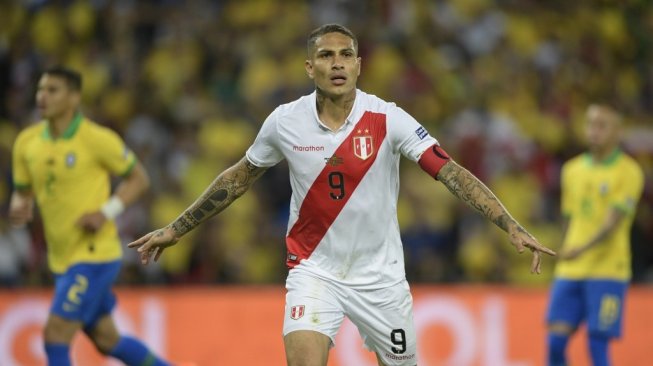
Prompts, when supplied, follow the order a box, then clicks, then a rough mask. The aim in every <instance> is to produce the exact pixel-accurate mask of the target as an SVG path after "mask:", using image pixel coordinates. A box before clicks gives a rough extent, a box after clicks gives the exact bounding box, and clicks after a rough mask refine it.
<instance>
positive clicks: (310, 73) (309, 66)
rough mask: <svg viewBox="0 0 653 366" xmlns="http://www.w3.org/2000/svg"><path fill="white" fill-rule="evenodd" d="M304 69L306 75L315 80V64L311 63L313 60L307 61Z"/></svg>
mask: <svg viewBox="0 0 653 366" xmlns="http://www.w3.org/2000/svg"><path fill="white" fill-rule="evenodd" d="M304 68H305V69H306V75H308V77H309V78H311V79H313V77H314V75H313V62H311V60H306V62H305V63H304Z"/></svg>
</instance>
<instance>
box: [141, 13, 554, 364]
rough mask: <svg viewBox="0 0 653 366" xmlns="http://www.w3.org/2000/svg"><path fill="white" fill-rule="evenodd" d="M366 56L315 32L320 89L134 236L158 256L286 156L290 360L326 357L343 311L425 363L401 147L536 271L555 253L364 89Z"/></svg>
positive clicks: (383, 343)
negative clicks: (403, 205)
mask: <svg viewBox="0 0 653 366" xmlns="http://www.w3.org/2000/svg"><path fill="white" fill-rule="evenodd" d="M360 65H361V59H360V57H358V42H357V40H356V37H355V36H354V34H352V32H351V31H350V30H348V29H347V28H345V27H343V26H341V25H337V24H327V25H324V26H321V27H319V28H318V29H316V30H314V31H313V32H312V33H311V34H310V36H309V39H308V60H306V64H305V67H306V72H307V74H308V76H309V77H310V78H311V79H313V80H314V82H315V92H313V93H312V94H310V95H306V96H303V97H301V98H299V99H298V100H296V101H294V102H292V103H288V104H284V105H281V106H279V107H278V108H277V109H276V110H274V111H273V112H272V113H271V114H270V115H269V117H268V118H267V119H266V120H265V122H264V123H263V126H262V127H261V130H260V132H259V134H258V136H257V137H256V140H255V141H254V143H253V144H252V146H251V147H250V148H249V149H248V150H247V152H246V154H245V156H244V157H243V158H242V159H241V160H240V161H239V162H238V163H236V164H235V165H234V166H232V167H230V168H229V169H227V170H225V171H224V172H222V173H221V174H220V175H218V177H217V178H216V179H215V180H214V181H213V183H211V185H210V186H209V187H208V188H207V189H206V191H205V192H204V193H203V194H202V195H201V196H200V197H199V198H198V199H197V200H196V201H195V202H194V203H193V204H192V205H191V206H190V207H189V208H188V209H186V210H185V211H184V212H183V213H182V214H181V215H180V216H179V217H178V218H177V219H176V220H175V221H173V222H172V223H171V224H169V225H168V226H166V227H164V228H161V229H158V230H156V231H153V232H151V233H149V234H147V235H145V236H143V237H142V238H140V239H138V240H136V241H134V242H133V243H130V244H129V247H131V248H138V251H139V252H140V255H141V260H142V262H143V264H147V263H148V262H149V261H150V259H151V258H153V260H155V261H156V260H157V259H158V258H159V257H160V256H161V253H162V252H163V250H164V249H165V248H167V247H169V246H171V245H174V244H175V243H177V241H178V240H179V238H180V237H182V236H183V235H184V234H186V233H187V232H189V231H190V230H192V229H194V228H195V227H197V226H198V225H199V224H200V223H202V222H204V221H206V220H207V219H209V218H210V217H212V216H213V215H215V214H217V213H219V212H221V211H222V210H224V209H225V208H226V207H227V206H229V205H230V204H231V203H232V202H233V201H234V200H235V199H236V198H238V197H239V196H241V195H242V194H243V193H245V192H246V191H247V190H248V189H249V188H250V187H251V185H252V184H253V183H254V181H256V180H257V179H258V178H259V177H260V176H261V174H263V172H265V170H266V169H267V168H269V167H271V166H273V165H275V164H277V163H279V162H280V161H281V160H283V159H286V160H287V162H288V165H289V168H290V183H291V185H292V198H291V203H290V218H289V222H288V232H287V236H286V246H287V266H288V268H289V272H288V278H287V280H286V288H287V295H286V309H285V318H284V326H283V328H284V329H283V334H284V345H285V349H286V358H287V363H288V365H291V366H312V365H317V366H324V365H326V364H327V358H328V354H329V349H330V347H332V346H334V338H335V335H336V333H337V331H338V328H339V327H340V325H341V323H342V321H343V319H344V317H345V316H347V317H348V318H349V319H350V320H351V321H352V322H353V323H354V324H355V325H356V326H357V327H358V329H359V331H360V333H361V336H362V337H363V339H364V342H365V346H366V347H367V348H369V349H370V350H371V351H373V352H375V353H376V355H377V359H378V363H379V365H416V364H417V350H416V343H417V340H416V339H415V338H416V334H415V328H414V326H413V317H412V297H411V295H410V289H409V287H408V283H407V282H406V276H405V270H404V258H403V250H402V244H401V239H400V236H399V225H398V223H397V212H396V210H397V195H398V190H399V159H400V157H401V155H403V156H405V157H407V158H408V159H410V160H412V161H414V162H417V163H418V164H419V165H420V166H421V167H422V169H423V170H425V171H426V172H427V173H428V174H430V175H431V176H432V177H433V178H435V179H436V180H438V181H440V182H441V183H442V184H444V185H445V186H446V187H447V188H448V189H449V190H450V191H451V192H452V193H453V194H454V195H456V196H457V197H458V198H460V199H461V200H463V201H465V202H466V203H468V204H469V205H470V206H472V207H473V208H475V209H476V210H478V211H479V212H480V213H481V214H482V215H484V216H485V217H487V218H488V219H489V220H491V221H492V222H494V223H495V224H496V225H497V226H499V227H500V228H502V229H503V230H504V231H506V232H507V233H508V234H509V235H508V236H509V239H510V242H511V243H512V245H514V246H515V247H516V249H517V250H518V251H519V252H522V251H524V250H525V249H526V248H527V249H529V250H530V251H531V252H532V254H533V259H532V267H531V270H532V272H536V273H539V272H540V260H541V253H547V254H550V255H555V253H554V252H553V251H551V250H550V249H548V248H546V247H544V246H542V245H540V244H539V243H538V242H537V240H536V239H535V238H533V236H531V235H530V234H529V233H528V232H527V231H526V230H525V229H524V228H523V227H522V226H520V225H519V223H517V222H516V221H515V220H514V219H513V218H512V217H511V215H510V214H509V213H508V212H507V211H506V209H505V208H504V207H503V205H502V204H501V202H499V200H498V199H497V198H496V197H495V196H494V194H493V193H492V192H491V191H490V190H489V189H488V188H487V187H486V186H485V185H483V183H481V182H480V181H479V180H478V179H477V178H475V177H474V176H473V175H472V174H471V173H470V172H468V171H467V170H465V169H464V168H462V167H461V166H459V165H458V164H456V163H455V162H454V161H453V160H452V159H451V158H450V157H449V156H448V155H447V153H446V152H445V151H444V150H443V149H442V147H440V144H439V143H438V141H437V140H436V139H435V138H433V137H431V136H430V135H429V134H428V132H427V131H426V129H424V127H422V126H421V125H420V124H419V123H418V122H417V121H416V120H415V119H414V118H413V117H411V116H410V115H409V114H408V113H406V112H404V111H403V110H402V109H401V108H399V107H397V106H395V105H394V104H393V103H388V102H385V101H383V100H381V99H379V98H377V97H375V96H373V95H369V94H366V93H364V92H362V91H360V90H358V89H356V81H357V79H358V76H359V74H360Z"/></svg>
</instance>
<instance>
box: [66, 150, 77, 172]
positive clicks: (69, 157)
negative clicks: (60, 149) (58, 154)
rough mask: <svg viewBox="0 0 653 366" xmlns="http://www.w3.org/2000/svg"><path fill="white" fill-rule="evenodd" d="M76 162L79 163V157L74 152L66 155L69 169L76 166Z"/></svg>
mask: <svg viewBox="0 0 653 366" xmlns="http://www.w3.org/2000/svg"><path fill="white" fill-rule="evenodd" d="M75 161H77V157H76V156H75V153H74V152H72V151H71V152H69V153H68V154H66V166H67V167H69V168H72V167H73V166H74V165H75Z"/></svg>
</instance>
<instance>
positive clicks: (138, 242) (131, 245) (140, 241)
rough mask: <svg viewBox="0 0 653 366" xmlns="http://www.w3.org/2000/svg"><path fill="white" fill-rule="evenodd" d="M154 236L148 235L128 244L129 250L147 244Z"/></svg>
mask: <svg viewBox="0 0 653 366" xmlns="http://www.w3.org/2000/svg"><path fill="white" fill-rule="evenodd" d="M151 236H152V233H149V234H146V235H144V236H141V237H140V238H139V239H136V240H134V241H133V242H131V243H129V244H127V247H128V248H135V247H140V246H141V245H143V244H144V243H146V242H147V241H148V240H150V237H151Z"/></svg>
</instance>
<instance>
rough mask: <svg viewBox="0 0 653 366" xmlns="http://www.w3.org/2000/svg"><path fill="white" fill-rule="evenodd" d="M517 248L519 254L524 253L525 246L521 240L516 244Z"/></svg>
mask: <svg viewBox="0 0 653 366" xmlns="http://www.w3.org/2000/svg"><path fill="white" fill-rule="evenodd" d="M515 248H517V252H518V253H519V254H521V253H523V252H524V244H523V243H522V242H521V240H520V241H517V242H516V243H515Z"/></svg>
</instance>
